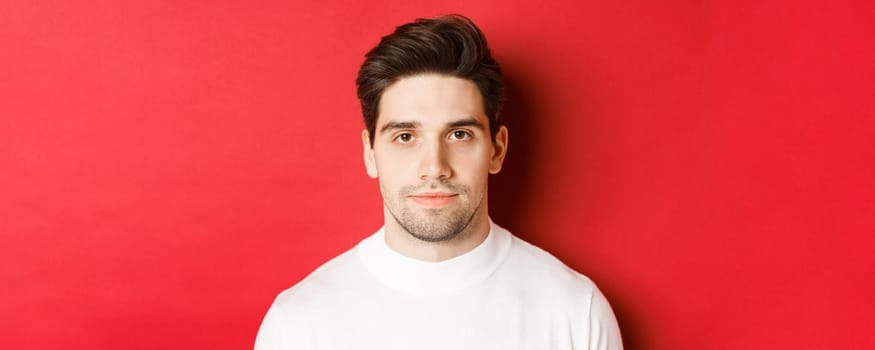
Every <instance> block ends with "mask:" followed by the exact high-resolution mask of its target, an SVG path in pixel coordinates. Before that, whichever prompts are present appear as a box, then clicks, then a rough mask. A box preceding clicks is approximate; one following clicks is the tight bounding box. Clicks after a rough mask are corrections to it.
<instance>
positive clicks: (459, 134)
mask: <svg viewBox="0 0 875 350" xmlns="http://www.w3.org/2000/svg"><path fill="white" fill-rule="evenodd" d="M452 138H453V139H454V140H467V139H469V138H471V134H470V133H469V132H467V131H464V130H456V131H453V134H452Z"/></svg>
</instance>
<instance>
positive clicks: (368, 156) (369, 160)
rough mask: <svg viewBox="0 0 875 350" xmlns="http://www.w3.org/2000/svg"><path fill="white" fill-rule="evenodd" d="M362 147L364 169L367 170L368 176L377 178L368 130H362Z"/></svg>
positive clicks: (375, 163)
mask: <svg viewBox="0 0 875 350" xmlns="http://www.w3.org/2000/svg"><path fill="white" fill-rule="evenodd" d="M362 148H363V149H364V152H365V170H367V171H368V176H370V177H371V178H374V179H376V178H377V161H376V160H375V159H374V148H373V147H372V146H371V138H370V136H369V134H368V130H367V129H365V130H362Z"/></svg>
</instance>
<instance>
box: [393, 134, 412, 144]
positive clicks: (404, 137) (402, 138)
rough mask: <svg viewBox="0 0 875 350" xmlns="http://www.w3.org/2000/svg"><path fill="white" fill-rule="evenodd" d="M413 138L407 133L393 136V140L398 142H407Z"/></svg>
mask: <svg viewBox="0 0 875 350" xmlns="http://www.w3.org/2000/svg"><path fill="white" fill-rule="evenodd" d="M412 140H413V135H411V134H409V133H403V134H400V135H398V136H395V141H397V142H400V143H408V142H410V141H412Z"/></svg>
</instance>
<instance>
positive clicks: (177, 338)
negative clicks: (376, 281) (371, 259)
mask: <svg viewBox="0 0 875 350" xmlns="http://www.w3.org/2000/svg"><path fill="white" fill-rule="evenodd" d="M446 12H460V13H464V14H467V15H468V16H470V17H471V18H473V19H474V20H475V21H476V22H477V23H478V24H479V25H480V26H481V27H482V29H483V30H484V31H485V32H486V34H487V36H488V38H489V39H490V43H491V46H492V48H493V51H494V53H495V55H496V56H497V57H498V59H499V61H500V62H501V63H502V64H503V66H504V67H505V70H506V78H507V81H508V103H507V106H506V115H505V116H506V118H507V120H508V124H509V127H510V138H511V140H510V141H511V142H510V153H509V156H508V160H507V161H508V163H507V164H506V167H505V169H504V171H503V173H502V174H499V175H498V176H496V177H494V178H493V180H494V181H493V186H492V193H491V197H492V204H493V208H491V209H492V211H493V212H492V216H493V218H494V219H495V220H496V221H497V222H498V223H499V224H502V225H504V226H506V227H508V228H510V229H511V230H512V231H513V232H515V233H516V234H518V235H519V236H521V237H523V238H525V239H527V240H529V241H531V242H533V243H535V244H537V245H539V246H541V247H543V248H545V249H546V250H548V251H550V252H552V253H554V254H555V255H556V256H558V257H559V258H561V259H563V260H564V261H565V262H567V263H568V264H569V265H571V266H572V267H574V268H575V269H577V270H579V271H581V272H583V273H585V274H587V275H589V276H590V277H591V278H593V279H594V280H595V281H596V282H597V283H598V284H599V286H600V287H601V289H602V290H603V291H604V292H605V294H607V296H608V298H609V299H610V301H611V302H612V304H613V306H614V308H615V311H616V313H617V316H618V319H619V321H620V325H621V328H622V331H623V334H624V338H625V341H626V346H627V348H628V349H666V350H667V349H827V348H830V349H844V348H847V349H863V348H875V335H873V333H875V332H873V328H875V327H873V326H875V323H873V319H875V316H873V315H872V314H873V312H875V282H873V281H872V275H873V271H875V258H873V257H872V254H873V251H875V237H873V232H875V209H873V208H875V205H873V200H875V188H873V187H875V186H873V182H875V181H873V175H875V141H873V140H875V121H873V117H875V113H873V112H875V108H873V105H875V103H873V101H872V99H873V98H872V95H873V90H875V89H873V87H875V86H873V85H875V84H873V80H875V67H873V66H875V65H873V60H875V59H873V55H875V45H873V42H875V40H873V39H872V38H873V35H875V30H873V23H875V5H873V2H871V1H852V2H844V3H837V2H829V1H811V2H794V1H784V2H779V1H744V2H739V1H729V0H720V1H717V0H715V1H704V2H703V1H671V2H664V1H583V2H577V1H560V2H555V3H551V4H537V3H535V2H526V1H517V2H507V1H483V2H478V3H476V4H474V3H472V2H470V1H446V2H441V3H440V4H438V3H437V2H433V1H369V2H355V1H346V2H341V1H328V0H326V1H319V2H318V4H313V5H310V4H302V3H289V2H287V1H270V2H258V3H257V4H255V3H252V2H246V1H142V2H138V1H124V2H120V1H108V0H106V1H82V2H79V1H4V2H2V4H0V48H2V50H0V51H2V52H0V104H2V108H0V113H2V115H0V179H2V181H0V233H2V236H0V237H2V244H0V347H2V348H5V349H19V348H30V349H50V348H51V349H54V348H66V349H93V348H104V349H140V348H142V349H155V348H159V349H160V348H192V349H206V348H211V349H246V348H250V347H251V346H252V342H253V340H254V337H255V334H256V331H257V329H258V326H259V324H260V322H261V318H262V316H263V314H264V312H265V311H266V310H267V307H268V306H269V305H270V303H271V301H272V299H273V297H274V296H275V295H276V294H277V293H278V292H279V291H281V290H282V289H284V288H287V287H289V286H291V285H292V284H294V283H296V282H297V281H299V280H300V279H301V278H303V277H304V276H306V275H307V274H308V273H309V272H310V271H312V270H313V269H314V268H315V267H317V266H318V265H320V264H321V263H322V262H324V261H326V260H328V259H329V258H331V257H333V256H335V255H337V254H338V253H340V252H342V251H344V250H346V249H348V248H349V247H351V246H352V245H354V244H355V243H357V242H358V241H359V240H360V239H362V238H363V237H365V236H366V235H367V234H369V233H370V232H372V231H374V230H375V229H376V228H377V227H378V226H379V225H381V201H380V197H379V192H378V190H377V185H376V182H375V181H374V180H371V179H369V178H368V177H367V176H366V175H365V172H364V167H363V164H362V159H361V150H360V147H361V146H360V139H359V132H360V130H361V127H362V124H361V121H360V111H359V109H358V105H357V100H356V98H355V87H354V83H353V82H354V77H355V74H356V71H357V69H358V65H359V64H360V63H361V60H362V56H363V54H364V53H365V52H366V51H367V50H368V49H369V48H370V47H372V46H373V45H374V44H376V42H377V41H378V39H379V37H380V36H382V35H383V34H386V33H388V32H390V31H391V30H392V29H393V28H394V26H395V25H398V24H400V23H403V22H406V21H409V20H411V19H413V18H416V17H422V16H431V15H434V14H439V13H446Z"/></svg>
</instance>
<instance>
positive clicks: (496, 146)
mask: <svg viewBox="0 0 875 350" xmlns="http://www.w3.org/2000/svg"><path fill="white" fill-rule="evenodd" d="M506 154H507V128H506V127H505V126H504V125H502V126H500V127H499V128H498V132H497V133H495V142H493V143H492V157H491V158H490V159H489V173H490V174H498V172H499V171H501V164H502V163H504V156H505V155H506Z"/></svg>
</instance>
